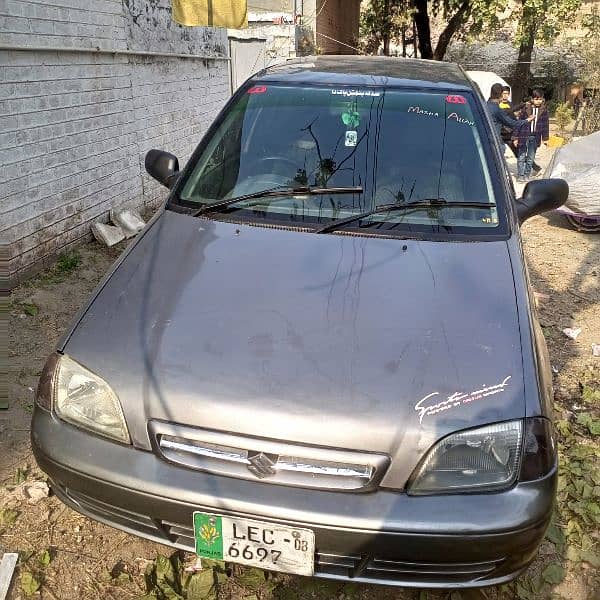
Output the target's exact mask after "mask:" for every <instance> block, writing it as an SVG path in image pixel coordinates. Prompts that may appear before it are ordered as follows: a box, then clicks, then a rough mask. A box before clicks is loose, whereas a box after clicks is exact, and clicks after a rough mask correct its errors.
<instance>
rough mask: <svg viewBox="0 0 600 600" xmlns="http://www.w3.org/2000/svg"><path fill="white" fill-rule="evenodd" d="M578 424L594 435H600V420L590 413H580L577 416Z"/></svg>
mask: <svg viewBox="0 0 600 600" xmlns="http://www.w3.org/2000/svg"><path fill="white" fill-rule="evenodd" d="M577 423H579V425H583V426H584V427H587V429H588V431H589V432H590V433H591V434H592V435H600V420H599V419H594V417H593V416H592V415H591V414H590V413H580V414H579V415H577Z"/></svg>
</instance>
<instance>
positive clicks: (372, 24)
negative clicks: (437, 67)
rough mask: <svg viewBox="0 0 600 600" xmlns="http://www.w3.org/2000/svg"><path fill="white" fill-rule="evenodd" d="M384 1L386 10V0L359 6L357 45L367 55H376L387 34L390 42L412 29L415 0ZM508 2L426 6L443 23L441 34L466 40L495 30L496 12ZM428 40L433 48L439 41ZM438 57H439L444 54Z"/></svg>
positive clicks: (473, 0)
mask: <svg viewBox="0 0 600 600" xmlns="http://www.w3.org/2000/svg"><path fill="white" fill-rule="evenodd" d="M387 4H388V7H389V10H388V12H387V13H386V1H385V0H371V1H370V2H368V3H363V5H362V6H361V15H360V46H361V49H362V50H363V52H365V53H366V54H376V53H377V51H378V50H379V48H380V47H381V46H382V44H383V39H384V37H385V35H386V34H387V35H388V36H389V38H390V40H391V41H392V42H395V43H400V41H401V37H402V30H403V29H404V28H407V27H408V28H412V24H413V18H414V15H415V12H416V8H415V1H414V0H389V2H388V3H387ZM508 4H509V2H508V0H469V1H468V2H467V3H466V4H465V1H464V0H433V1H431V2H428V3H427V9H428V11H429V14H430V15H432V16H433V17H436V18H439V19H441V21H442V22H443V24H444V30H443V34H449V35H450V37H451V38H456V39H465V38H474V37H478V36H481V35H483V34H485V33H489V32H492V31H497V30H498V28H499V27H500V26H501V20H500V18H499V16H498V15H500V14H502V13H503V12H504V11H505V10H506V7H507V6H508ZM465 7H466V9H465ZM453 18H454V19H458V22H457V27H456V30H454V29H453V30H452V31H450V29H446V27H447V26H448V24H449V23H450V22H451V20H452V19H453ZM443 34H442V35H443ZM431 42H432V43H431V45H432V47H433V48H436V47H437V45H438V44H437V42H439V40H431ZM437 58H438V59H439V60H441V59H442V58H443V56H438V57H437Z"/></svg>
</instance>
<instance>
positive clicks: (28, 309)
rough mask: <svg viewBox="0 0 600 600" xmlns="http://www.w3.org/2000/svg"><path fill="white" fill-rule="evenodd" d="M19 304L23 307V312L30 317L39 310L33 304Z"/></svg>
mask: <svg viewBox="0 0 600 600" xmlns="http://www.w3.org/2000/svg"><path fill="white" fill-rule="evenodd" d="M21 306H22V308H23V312H24V313H25V314H26V315H29V316H30V317H35V316H36V315H37V314H38V313H39V312H40V309H39V308H38V307H37V306H36V305H35V304H26V303H24V304H21Z"/></svg>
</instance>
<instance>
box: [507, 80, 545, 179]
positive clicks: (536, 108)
mask: <svg viewBox="0 0 600 600" xmlns="http://www.w3.org/2000/svg"><path fill="white" fill-rule="evenodd" d="M519 117H520V118H521V119H529V122H528V123H527V124H526V125H525V124H523V125H521V126H520V127H517V128H515V130H514V131H513V134H512V139H513V144H514V145H515V146H516V148H517V173H518V175H517V181H520V182H525V181H527V180H528V179H529V178H530V177H531V169H532V167H533V162H534V159H535V153H536V152H537V149H538V148H539V146H540V145H541V143H542V142H544V144H545V143H546V142H547V141H548V137H549V135H550V121H549V118H548V109H547V108H546V104H545V102H544V94H543V92H542V91H541V90H533V93H532V95H531V102H528V103H527V104H526V105H525V107H524V109H523V110H522V111H521V114H520V115H519Z"/></svg>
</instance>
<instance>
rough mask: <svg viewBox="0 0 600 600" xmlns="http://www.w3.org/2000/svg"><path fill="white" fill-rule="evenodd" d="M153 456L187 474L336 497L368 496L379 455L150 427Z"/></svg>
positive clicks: (376, 478)
mask: <svg viewBox="0 0 600 600" xmlns="http://www.w3.org/2000/svg"><path fill="white" fill-rule="evenodd" d="M149 427H150V433H151V438H152V440H153V445H154V447H155V450H156V452H157V453H158V455H159V456H160V457H161V458H163V459H165V460H168V461H169V462H172V463H175V464H178V465H181V466H184V467H187V468H190V469H197V470H200V471H205V472H208V473H214V474H217V475H225V476H227V477H236V478H239V479H250V480H255V481H256V480H260V481H263V482H265V483H274V484H280V485H291V486H299V487H305V488H317V489H324V490H336V491H369V490H372V489H374V488H375V487H376V486H377V485H378V483H379V482H380V481H381V478H382V477H383V475H384V473H385V471H386V469H387V467H388V465H389V462H390V461H389V457H388V456H386V455H383V454H375V453H368V452H355V451H347V450H336V449H332V448H316V447H309V446H299V445H295V444H287V443H283V442H272V441H269V440H264V439H256V438H247V437H243V436H238V435H231V434H225V433H219V432H214V431H208V430H202V429H196V428H190V427H185V426H181V425H174V424H170V423H162V422H158V421H153V422H151V423H150V426H149Z"/></svg>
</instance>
